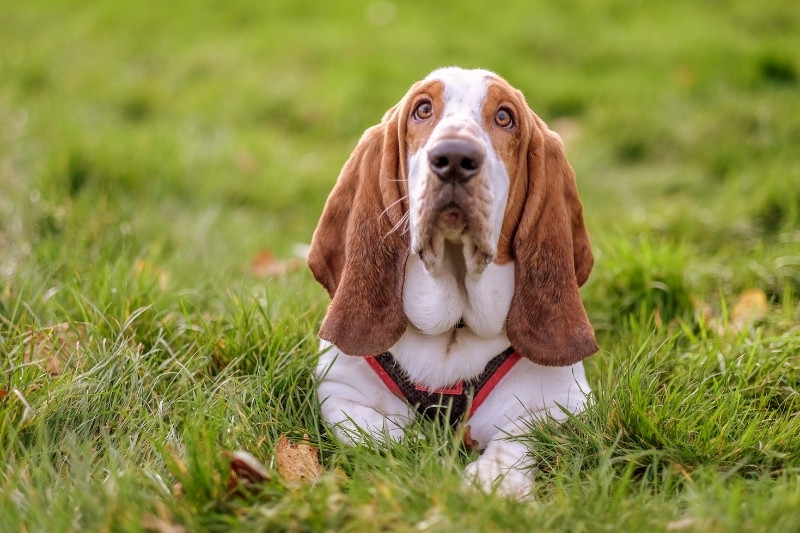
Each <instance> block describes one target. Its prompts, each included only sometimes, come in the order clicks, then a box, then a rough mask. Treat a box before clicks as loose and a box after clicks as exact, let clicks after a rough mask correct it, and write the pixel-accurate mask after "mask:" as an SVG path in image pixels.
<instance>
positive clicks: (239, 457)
mask: <svg viewBox="0 0 800 533" xmlns="http://www.w3.org/2000/svg"><path fill="white" fill-rule="evenodd" d="M227 455H228V456H229V459H230V465H231V473H230V477H229V478H228V485H229V486H230V487H231V488H233V487H235V486H236V485H238V484H239V483H242V482H244V483H247V484H261V483H265V482H267V481H269V480H270V479H272V476H271V475H270V473H269V471H268V470H267V467H266V466H264V464H263V463H262V462H261V461H259V460H258V459H256V457H255V456H254V455H253V454H251V453H250V452H246V451H244V450H236V451H235V452H233V453H230V454H227Z"/></svg>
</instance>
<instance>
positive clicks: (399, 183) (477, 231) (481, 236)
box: [308, 68, 597, 365]
mask: <svg viewBox="0 0 800 533" xmlns="http://www.w3.org/2000/svg"><path fill="white" fill-rule="evenodd" d="M446 242H450V243H455V244H457V245H461V246H463V248H462V249H463V254H464V261H465V267H466V273H465V274H466V275H473V276H475V275H480V274H481V273H482V272H483V270H484V269H485V267H486V265H487V264H489V263H490V262H492V261H494V262H495V263H498V264H506V263H508V262H510V261H514V263H515V287H514V296H513V298H512V301H511V307H510V310H509V313H508V319H507V325H506V332H507V334H508V337H509V340H510V341H511V343H512V345H513V346H514V348H515V349H516V350H517V351H519V352H520V353H522V354H524V355H525V356H526V357H528V358H529V359H531V360H532V361H534V362H536V363H539V364H544V365H567V364H572V363H575V362H577V361H580V360H581V359H583V358H585V357H587V356H589V355H591V354H592V353H594V352H595V351H597V345H596V342H595V338H594V331H593V330H592V327H591V325H590V324H589V320H588V317H587V316H586V311H585V310H584V308H583V304H582V303H581V300H580V297H579V295H578V287H579V286H580V285H582V284H583V283H584V282H585V281H586V279H587V278H588V276H589V272H590V271H591V269H592V265H593V261H594V260H593V257H592V251H591V246H590V243H589V236H588V234H587V233H586V228H585V226H584V222H583V207H582V205H581V202H580V200H579V198H578V191H577V185H576V182H575V174H574V172H573V170H572V167H571V166H570V165H569V163H568V162H567V159H566V156H565V155H564V147H563V145H562V143H561V140H560V138H559V137H558V135H557V134H555V133H553V132H552V131H550V130H548V129H547V126H546V125H545V124H544V122H542V121H541V119H539V117H537V116H536V115H535V114H534V113H533V111H531V110H530V109H529V108H528V106H527V104H526V103H525V99H524V97H523V96H522V93H521V92H519V91H518V90H516V89H514V88H513V87H511V85H509V84H508V83H507V82H506V81H505V80H503V79H502V78H500V77H499V76H497V75H496V74H493V73H491V72H488V71H484V70H463V69H459V68H447V69H441V70H436V71H434V72H432V73H431V74H430V75H429V76H428V77H426V78H425V79H424V80H422V81H420V82H417V83H415V84H414V85H413V86H412V87H411V89H410V90H409V91H408V93H407V94H406V95H405V97H403V99H402V100H401V101H400V102H399V103H398V104H397V105H395V106H394V107H392V108H391V109H390V110H389V111H387V112H386V114H385V115H384V117H383V120H382V121H381V123H380V124H378V125H377V126H373V127H372V128H370V129H368V130H367V131H366V132H365V133H364V135H363V136H362V138H361V140H360V141H359V143H358V146H357V147H356V149H355V150H354V151H353V153H352V155H351V156H350V159H349V160H348V161H347V163H346V164H345V166H344V169H343V170H342V173H341V175H340V176H339V180H338V182H337V183H336V186H335V187H334V189H333V191H332V192H331V194H330V196H329V198H328V201H327V203H326V205H325V209H324V211H323V214H322V217H321V219H320V221H319V224H318V226H317V229H316V231H315V232H314V237H313V239H312V242H311V251H310V253H309V259H308V263H309V267H310V268H311V271H312V272H313V274H314V276H315V277H316V279H317V280H318V281H319V282H320V283H321V284H322V285H323V286H324V287H325V288H326V289H327V290H328V293H329V294H330V296H331V304H330V307H329V308H328V313H327V315H326V317H325V320H324V321H323V324H322V328H321V329H320V337H322V338H323V339H326V340H328V341H330V342H332V343H333V344H335V345H336V346H337V347H338V348H339V349H340V350H341V351H343V352H344V353H347V354H351V355H371V354H375V353H380V352H383V351H386V350H387V349H389V348H390V347H391V346H392V345H393V344H394V343H395V342H397V340H398V339H399V338H400V336H401V335H402V334H403V332H404V331H405V329H406V327H407V324H408V320H407V318H406V316H405V314H404V312H403V302H402V294H403V290H402V289H403V275H404V267H405V262H406V258H407V257H408V254H409V253H414V254H419V255H420V258H421V259H422V261H423V264H424V265H425V268H426V269H427V270H428V271H429V272H430V273H431V275H436V274H437V273H438V269H440V268H441V266H442V260H443V255H444V247H445V243H446Z"/></svg>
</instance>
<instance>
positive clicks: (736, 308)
mask: <svg viewBox="0 0 800 533" xmlns="http://www.w3.org/2000/svg"><path fill="white" fill-rule="evenodd" d="M768 311H769V304H768V303H767V295H766V294H764V291H762V290H760V289H748V290H746V291H744V292H743V293H742V294H740V295H739V299H737V300H736V303H735V304H733V309H732V310H731V318H730V329H731V330H733V331H737V332H738V331H742V330H743V329H745V328H747V327H749V326H751V325H753V324H755V323H756V322H758V321H759V320H763V319H764V318H765V317H766V316H767V312H768Z"/></svg>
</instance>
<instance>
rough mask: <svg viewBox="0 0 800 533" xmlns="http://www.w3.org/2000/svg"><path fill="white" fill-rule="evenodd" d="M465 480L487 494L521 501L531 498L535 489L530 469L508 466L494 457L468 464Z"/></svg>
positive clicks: (483, 458) (482, 458)
mask: <svg viewBox="0 0 800 533" xmlns="http://www.w3.org/2000/svg"><path fill="white" fill-rule="evenodd" d="M464 480H465V481H466V482H467V483H468V484H469V485H470V486H472V487H475V488H477V489H479V490H482V491H483V492H485V493H487V494H490V493H495V494H500V495H501V496H503V497H506V498H511V499H514V500H520V501H522V500H527V499H529V498H530V497H531V490H532V489H533V481H532V480H531V476H530V471H529V469H527V468H525V469H524V470H523V469H520V468H518V467H517V466H506V465H505V464H504V463H503V462H502V461H500V460H497V459H496V458H492V457H481V458H480V459H478V460H477V461H475V462H473V463H470V464H468V465H467V468H466V469H465V470H464Z"/></svg>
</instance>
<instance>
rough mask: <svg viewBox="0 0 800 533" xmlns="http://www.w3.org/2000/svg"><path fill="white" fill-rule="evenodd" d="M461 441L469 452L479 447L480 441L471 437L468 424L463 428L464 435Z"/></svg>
mask: <svg viewBox="0 0 800 533" xmlns="http://www.w3.org/2000/svg"><path fill="white" fill-rule="evenodd" d="M461 441H462V442H463V443H464V447H465V448H466V449H467V450H469V451H471V452H476V451H479V450H480V449H481V443H480V442H478V441H476V440H475V439H473V438H472V426H470V425H469V424H467V426H466V427H465V428H464V436H463V437H462V438H461Z"/></svg>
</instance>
